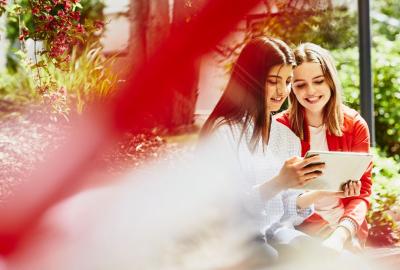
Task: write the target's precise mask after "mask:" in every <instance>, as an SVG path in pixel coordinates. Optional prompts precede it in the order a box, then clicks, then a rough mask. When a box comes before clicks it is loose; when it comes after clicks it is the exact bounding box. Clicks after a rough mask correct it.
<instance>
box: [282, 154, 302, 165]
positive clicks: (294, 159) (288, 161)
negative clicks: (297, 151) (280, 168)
mask: <svg viewBox="0 0 400 270" xmlns="http://www.w3.org/2000/svg"><path fill="white" fill-rule="evenodd" d="M301 160H302V159H301V158H300V157H297V156H293V157H291V158H288V159H287V160H286V161H285V163H286V164H293V163H295V162H299V161H301Z"/></svg>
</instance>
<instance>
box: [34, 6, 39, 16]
mask: <svg viewBox="0 0 400 270" xmlns="http://www.w3.org/2000/svg"><path fill="white" fill-rule="evenodd" d="M39 11H40V10H39V8H38V7H34V8H32V14H33V15H36V14H38V13H39Z"/></svg>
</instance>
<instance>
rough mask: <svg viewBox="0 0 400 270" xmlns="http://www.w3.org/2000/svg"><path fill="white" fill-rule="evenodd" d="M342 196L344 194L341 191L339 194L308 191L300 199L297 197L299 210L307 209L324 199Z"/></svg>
mask: <svg viewBox="0 0 400 270" xmlns="http://www.w3.org/2000/svg"><path fill="white" fill-rule="evenodd" d="M341 194H342V192H340V191H339V192H332V191H323V190H313V191H307V192H304V193H303V194H301V195H300V196H299V197H297V202H296V203H297V206H298V207H299V208H306V207H308V206H310V205H312V204H314V203H315V202H316V201H318V200H320V199H322V198H324V197H327V196H339V195H341Z"/></svg>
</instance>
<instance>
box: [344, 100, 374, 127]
mask: <svg viewBox="0 0 400 270" xmlns="http://www.w3.org/2000/svg"><path fill="white" fill-rule="evenodd" d="M343 116H344V119H343V120H344V121H343V127H344V130H343V131H344V132H354V131H355V132H357V131H360V130H361V131H368V125H367V122H366V121H365V120H364V118H362V116H361V115H360V113H359V112H358V111H356V110H354V109H352V108H349V107H347V106H345V105H343Z"/></svg>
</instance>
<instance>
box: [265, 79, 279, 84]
mask: <svg viewBox="0 0 400 270" xmlns="http://www.w3.org/2000/svg"><path fill="white" fill-rule="evenodd" d="M267 82H268V83H270V84H277V83H278V81H277V80H271V79H269V80H268V81H267Z"/></svg>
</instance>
